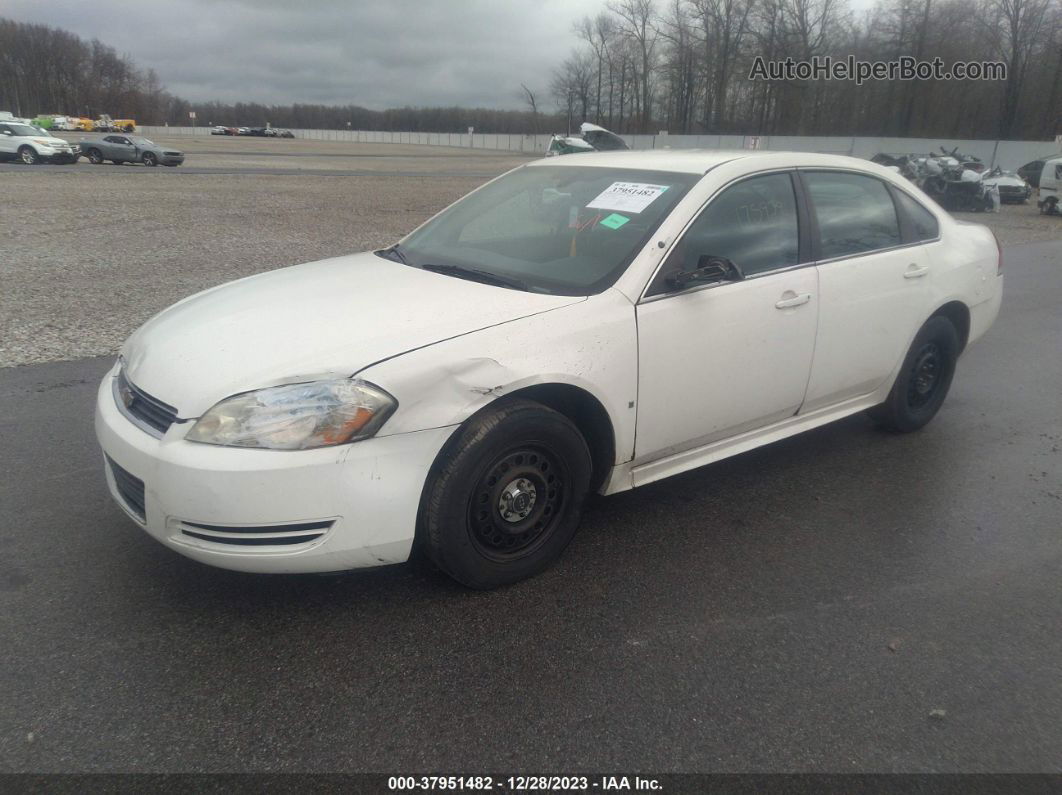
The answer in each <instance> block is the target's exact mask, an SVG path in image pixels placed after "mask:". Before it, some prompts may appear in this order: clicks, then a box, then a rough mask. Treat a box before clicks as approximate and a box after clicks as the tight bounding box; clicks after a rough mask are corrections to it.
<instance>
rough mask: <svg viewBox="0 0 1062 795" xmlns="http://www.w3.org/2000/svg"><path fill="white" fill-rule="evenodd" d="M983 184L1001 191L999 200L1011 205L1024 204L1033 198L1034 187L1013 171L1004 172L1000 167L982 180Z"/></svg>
mask: <svg viewBox="0 0 1062 795" xmlns="http://www.w3.org/2000/svg"><path fill="white" fill-rule="evenodd" d="M981 182H982V184H984V185H985V186H986V187H989V188H995V189H997V190H998V191H999V200H1000V201H1001V202H1004V203H1009V204H1024V203H1025V202H1027V201H1029V197H1030V196H1032V187H1031V186H1030V185H1029V183H1028V182H1026V181H1025V180H1024V179H1022V178H1021V177H1019V176H1018V175H1017V174H1016V173H1015V172H1013V171H1004V170H1003V169H1002V168H1000V167H999V166H996V167H995V168H994V169H992V170H991V171H989V172H988V173H986V174H985V175H984V176H983V177H982V178H981Z"/></svg>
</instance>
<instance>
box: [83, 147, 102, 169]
mask: <svg viewBox="0 0 1062 795" xmlns="http://www.w3.org/2000/svg"><path fill="white" fill-rule="evenodd" d="M85 155H86V157H88V159H89V162H90V163H92V164H93V165H94V166H98V165H100V164H101V163H102V162H103V154H102V153H101V152H100V150H99V149H89V150H88V152H86V153H85Z"/></svg>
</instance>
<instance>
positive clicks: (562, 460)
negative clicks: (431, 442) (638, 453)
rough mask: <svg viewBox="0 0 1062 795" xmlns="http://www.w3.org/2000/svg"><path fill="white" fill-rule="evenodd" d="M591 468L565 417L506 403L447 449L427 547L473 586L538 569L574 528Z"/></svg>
mask: <svg viewBox="0 0 1062 795" xmlns="http://www.w3.org/2000/svg"><path fill="white" fill-rule="evenodd" d="M591 469H592V467H591V459H590V452H589V449H588V448H587V445H586V441H585V440H584V439H583V437H582V435H581V434H580V433H579V430H578V429H577V428H576V427H575V426H574V425H573V424H572V422H571V421H570V420H569V419H568V418H567V417H565V416H564V415H562V414H559V413H558V412H556V411H553V410H552V409H550V408H547V407H546V406H543V405H541V404H539V403H534V402H532V401H528V400H503V401H499V402H498V403H497V404H495V405H493V406H492V407H491V408H490V409H489V410H486V411H484V412H481V413H480V414H478V415H476V416H474V417H472V418H471V419H470V420H469V421H468V422H466V423H465V424H464V425H463V426H462V427H461V428H460V429H459V430H458V431H456V432H455V434H454V436H453V437H452V438H451V440H450V441H449V442H448V443H447V445H446V447H445V448H444V449H443V451H442V452H441V453H440V454H439V458H438V460H437V461H436V463H435V466H434V467H433V468H432V473H431V475H430V476H429V478H428V482H427V484H426V486H425V492H424V500H423V502H422V507H421V527H420V535H421V540H422V542H423V545H424V550H425V551H426V553H427V555H428V557H429V558H431V560H432V561H433V562H434V563H435V564H436V565H437V566H438V567H439V568H441V569H442V570H443V571H445V572H446V573H447V574H449V575H450V576H451V577H453V578H454V579H456V580H457V581H458V582H461V583H463V584H465V585H467V586H469V587H471V588H479V589H487V588H496V587H498V586H501V585H507V584H509V583H513V582H517V581H518V580H522V579H525V578H527V577H531V576H533V575H535V574H538V573H539V572H541V571H543V570H544V569H546V568H547V567H549V566H550V565H551V564H552V563H553V562H554V561H555V560H556V559H557V558H558V557H559V556H560V555H561V553H563V551H564V549H565V547H567V546H568V543H569V542H570V541H571V539H572V537H573V536H574V535H575V531H576V529H577V528H578V525H579V519H580V516H581V514H582V506H583V501H584V499H585V497H586V493H587V491H588V489H589V485H590V474H591Z"/></svg>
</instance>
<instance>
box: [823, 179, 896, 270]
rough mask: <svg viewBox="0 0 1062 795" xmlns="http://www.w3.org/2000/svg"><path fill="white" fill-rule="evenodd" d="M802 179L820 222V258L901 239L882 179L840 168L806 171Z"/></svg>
mask: <svg viewBox="0 0 1062 795" xmlns="http://www.w3.org/2000/svg"><path fill="white" fill-rule="evenodd" d="M804 182H805V184H806V185H807V188H808V193H809V194H810V196H811V203H812V204H813V205H814V209H815V216H816V218H817V219H818V222H819V237H820V240H821V252H820V257H821V258H822V259H833V258H834V257H844V256H850V255H852V254H865V253H867V252H869V251H877V250H878V249H883V248H891V247H892V246H898V245H900V243H901V242H902V240H901V237H900V223H899V221H898V220H897V218H896V206H895V205H894V204H893V203H892V197H891V196H890V195H889V190H888V188H886V187H885V183H884V182H882V181H881V180H879V179H875V178H874V177H868V176H863V175H861V174H850V173H847V172H843V171H808V172H804Z"/></svg>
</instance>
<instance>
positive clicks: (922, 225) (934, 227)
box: [893, 190, 940, 241]
mask: <svg viewBox="0 0 1062 795" xmlns="http://www.w3.org/2000/svg"><path fill="white" fill-rule="evenodd" d="M893 195H894V196H895V197H896V201H897V202H899V204H900V208H901V209H902V210H903V213H904V214H905V215H906V216H907V217H908V218H909V219H910V221H911V226H912V227H914V235H915V240H916V241H922V240H933V239H934V238H936V237H938V236H939V235H940V226H939V224H937V219H936V218H935V217H933V213H931V212H929V210H927V209H926V208H925V207H923V206H922V204H921V203H920V202H918V201H917V200H915V199H912V198H911V197H910V196H908V195H907V194H906V193H904V192H903V191H902V190H894V191H893Z"/></svg>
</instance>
